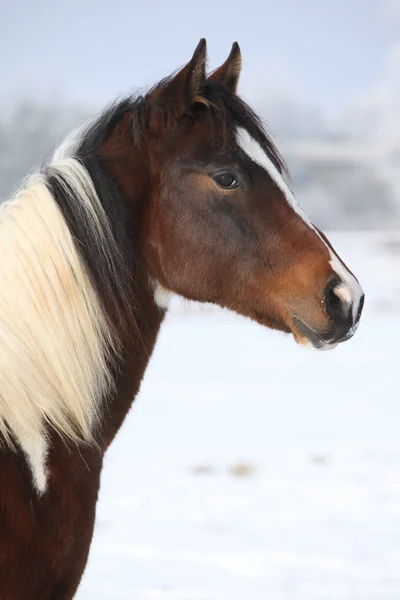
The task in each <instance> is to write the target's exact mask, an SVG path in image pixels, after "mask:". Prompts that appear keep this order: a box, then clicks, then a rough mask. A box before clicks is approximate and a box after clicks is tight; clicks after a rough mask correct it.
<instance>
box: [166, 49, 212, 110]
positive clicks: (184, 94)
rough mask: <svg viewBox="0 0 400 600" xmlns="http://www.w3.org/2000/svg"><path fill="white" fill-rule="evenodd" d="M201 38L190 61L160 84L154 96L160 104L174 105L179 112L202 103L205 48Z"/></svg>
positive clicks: (205, 59)
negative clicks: (159, 100)
mask: <svg viewBox="0 0 400 600" xmlns="http://www.w3.org/2000/svg"><path fill="white" fill-rule="evenodd" d="M206 46H207V45H206V40H205V39H204V38H203V39H201V40H200V42H199V44H198V45H197V48H196V50H195V51H194V54H193V56H192V58H191V60H190V61H189V62H188V63H187V65H185V66H184V67H183V68H182V69H181V70H180V71H178V73H177V74H176V75H174V77H172V78H171V79H169V80H167V82H166V83H163V84H161V86H160V88H158V89H157V90H156V96H157V98H158V99H161V100H162V102H167V103H168V104H170V105H171V106H173V105H175V106H176V107H177V108H178V111H179V112H184V111H185V110H188V109H190V108H191V107H192V106H193V105H194V104H196V103H197V102H202V101H204V100H203V92H204V87H205V83H206V62H207V47H206Z"/></svg>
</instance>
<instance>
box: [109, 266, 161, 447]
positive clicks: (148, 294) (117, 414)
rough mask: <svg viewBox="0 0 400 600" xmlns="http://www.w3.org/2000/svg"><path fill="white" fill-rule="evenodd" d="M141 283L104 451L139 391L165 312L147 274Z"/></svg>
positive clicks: (125, 342) (141, 279)
mask: <svg viewBox="0 0 400 600" xmlns="http://www.w3.org/2000/svg"><path fill="white" fill-rule="evenodd" d="M139 283H140V284H139V285H138V288H137V298H136V299H135V302H136V304H135V306H136V309H135V317H136V319H135V320H136V327H135V328H134V330H133V331H132V330H130V331H126V332H125V334H123V337H124V338H125V341H124V343H123V350H122V353H121V355H122V356H121V366H120V369H119V374H118V376H117V379H116V391H115V395H114V397H113V399H112V401H111V403H110V405H109V407H108V409H107V410H106V414H105V416H104V421H103V428H102V441H103V446H104V449H106V448H107V447H108V446H109V445H110V443H111V442H112V441H113V439H114V437H115V435H116V434H117V432H118V430H119V428H120V427H121V425H122V423H123V421H124V419H125V417H126V415H127V413H128V411H129V409H130V407H131V405H132V403H133V400H134V399H135V396H136V394H137V393H138V391H139V387H140V384H141V382H142V379H143V376H144V373H145V370H146V367H147V365H148V362H149V359H150V357H151V355H152V352H153V349H154V346H155V343H156V340H157V335H158V332H159V330H160V327H161V324H162V321H163V319H164V316H165V311H163V310H161V309H160V308H159V307H158V306H157V305H156V303H155V302H154V293H153V290H152V289H151V288H152V286H151V284H149V283H148V278H147V276H146V274H144V273H143V275H139Z"/></svg>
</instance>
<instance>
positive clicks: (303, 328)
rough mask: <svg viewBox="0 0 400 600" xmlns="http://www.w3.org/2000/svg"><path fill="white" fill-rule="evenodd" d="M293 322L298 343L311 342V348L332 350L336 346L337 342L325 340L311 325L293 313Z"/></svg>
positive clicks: (307, 343)
mask: <svg viewBox="0 0 400 600" xmlns="http://www.w3.org/2000/svg"><path fill="white" fill-rule="evenodd" d="M293 322H294V323H295V325H296V334H295V339H296V341H297V342H298V343H300V344H302V345H303V346H304V345H309V344H311V346H312V347H313V348H315V349H316V350H321V351H326V350H334V349H335V348H336V346H337V343H332V342H326V341H325V340H323V339H322V338H321V337H320V336H319V335H318V333H316V332H315V331H314V330H313V329H311V327H309V326H308V325H307V324H306V323H304V321H302V320H301V319H300V318H299V317H296V316H295V315H293ZM299 334H300V335H299Z"/></svg>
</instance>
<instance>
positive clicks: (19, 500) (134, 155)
mask: <svg viewBox="0 0 400 600" xmlns="http://www.w3.org/2000/svg"><path fill="white" fill-rule="evenodd" d="M205 65H206V54H205V42H204V41H202V42H201V43H200V44H199V46H198V48H197V50H196V52H195V54H194V56H193V58H192V60H191V61H190V62H189V63H188V65H187V66H186V67H184V68H183V69H182V70H181V71H179V72H178V73H177V75H175V77H173V78H171V79H168V80H166V81H165V82H162V83H161V84H160V85H158V86H157V87H156V88H154V90H152V91H151V92H150V93H149V95H148V96H147V97H146V98H145V102H144V104H143V111H142V112H143V114H141V123H142V127H143V129H142V130H141V131H144V138H145V139H144V140H141V141H140V143H138V142H137V137H136V136H137V131H136V130H135V126H134V123H133V121H134V117H135V115H134V112H133V110H130V108H129V106H128V107H127V109H126V110H124V111H123V112H122V114H121V116H120V118H119V119H117V121H116V122H115V123H113V125H112V127H111V129H110V132H109V134H108V135H106V136H105V138H104V140H103V141H102V143H101V145H100V147H99V148H98V149H97V152H96V156H95V158H96V159H97V160H98V161H99V164H100V165H101V168H102V169H103V170H104V171H105V172H106V173H107V174H108V176H109V177H110V178H111V179H112V180H113V182H114V183H115V184H116V186H117V188H118V190H119V191H121V192H122V196H123V199H124V202H126V207H127V212H126V223H125V224H124V226H125V227H126V229H127V231H128V232H129V234H130V236H131V241H132V247H133V248H134V253H135V265H136V271H135V276H134V280H135V281H134V289H133V288H132V289H131V287H130V286H131V285H133V284H131V283H130V282H127V292H126V296H127V297H129V296H130V295H131V299H132V306H131V307H130V308H131V312H132V311H133V313H134V320H132V319H131V318H128V316H127V315H126V314H124V312H123V310H121V313H120V314H119V315H118V318H116V316H115V314H114V309H113V304H112V303H111V302H110V301H109V298H102V300H103V302H104V306H105V308H106V310H107V311H108V313H109V314H108V317H109V319H110V323H113V326H114V327H116V329H117V332H116V333H117V336H118V338H119V342H120V346H121V348H122V353H121V356H120V358H119V362H118V364H117V366H116V367H115V383H116V386H115V392H114V393H113V394H112V395H111V396H110V397H109V398H107V404H106V407H105V408H104V412H103V418H102V423H101V427H100V430H99V431H98V432H97V439H98V447H97V446H94V445H92V446H87V447H85V446H80V447H77V446H76V445H74V444H72V443H70V442H67V441H65V440H62V439H61V437H60V436H59V435H58V434H56V433H55V432H54V431H53V432H52V431H51V430H50V429H49V431H48V435H49V454H48V458H47V470H48V489H47V490H46V493H45V494H44V495H43V496H40V497H39V496H37V495H35V493H34V491H33V489H32V484H31V477H30V472H29V468H28V466H27V463H26V461H25V458H24V456H23V455H22V453H21V452H19V451H15V452H13V451H4V452H1V453H0V598H1V600H22V599H28V598H29V599H30V600H70V599H71V598H72V597H73V596H74V594H75V591H76V589H77V586H78V585H79V582H80V579H81V576H82V573H83V571H84V568H85V564H86V560H87V556H88V552H89V547H90V543H91V538H92V532H93V525H94V519H95V507H96V501H97V494H98V490H99V483H100V472H101V468H102V462H103V456H104V452H105V451H106V449H107V448H108V446H109V445H110V443H111V442H112V440H113V439H114V437H115V435H116V434H117V432H118V430H119V428H120V426H121V424H122V422H123V420H124V418H125V416H126V414H127V412H128V411H129V408H130V406H131V404H132V401H133V399H134V397H135V395H136V394H137V392H138V390H139V386H140V383H141V380H142V378H143V375H144V372H145V369H146V366H147V363H148V360H149V358H150V356H151V353H152V351H153V348H154V344H155V342H156V338H157V334H158V331H159V328H160V326H161V323H162V320H163V318H164V311H163V310H161V309H160V308H159V307H158V306H156V304H155V302H154V285H155V282H158V283H159V284H161V285H162V286H164V287H165V288H167V289H168V290H172V291H173V292H176V293H178V294H181V295H182V296H184V297H186V298H189V299H195V300H199V301H207V302H214V303H217V304H219V305H221V306H225V307H228V308H229V309H231V310H233V311H236V312H238V313H240V314H243V315H246V316H249V317H250V318H252V319H255V320H256V321H258V322H259V323H261V324H263V325H267V326H268V327H273V328H277V329H281V330H283V331H286V332H292V333H293V334H294V335H295V336H296V337H298V338H299V339H301V337H302V334H301V332H298V331H297V330H296V325H295V323H294V321H293V313H294V311H295V312H296V313H299V314H301V315H302V317H303V318H305V319H307V321H308V322H309V323H310V324H311V325H312V326H313V327H314V328H315V329H316V330H317V331H318V332H321V334H325V333H326V332H330V331H331V330H332V327H333V324H332V319H330V317H329V315H328V314H327V312H326V311H325V310H324V307H323V305H322V302H321V299H322V298H323V295H324V290H325V288H326V286H327V283H328V282H329V280H330V279H331V278H332V276H333V273H332V269H331V267H330V265H329V251H328V249H327V246H326V245H325V244H324V243H323V241H322V240H321V238H320V237H319V236H318V235H317V234H316V232H315V231H314V230H312V229H310V228H309V227H307V226H306V224H305V223H304V222H303V221H302V220H301V219H300V217H299V216H298V215H297V214H296V213H295V212H294V211H293V209H292V208H291V207H290V206H289V205H288V203H287V202H286V201H284V199H283V197H282V193H281V192H280V190H279V189H278V188H277V187H276V186H275V185H274V183H273V182H272V181H271V179H270V178H269V177H268V175H267V174H266V173H265V172H263V171H262V170H261V169H260V168H258V167H257V166H256V165H247V166H246V167H243V172H245V171H246V169H247V171H246V172H247V175H243V181H244V183H243V186H242V188H241V189H235V190H233V189H232V190H230V189H221V188H220V187H219V186H218V184H217V183H216V182H215V180H214V179H213V173H214V171H216V170H218V168H220V167H221V168H222V167H225V166H226V165H227V164H228V165H230V166H232V168H235V169H239V170H240V169H241V161H242V160H244V158H243V157H242V155H241V154H240V153H239V151H238V149H237V144H236V139H235V125H236V124H235V123H234V122H232V123H229V122H226V121H224V120H223V118H222V117H221V108H220V107H219V105H218V98H219V97H220V96H221V98H223V102H226V112H227V113H228V112H229V103H230V102H233V101H234V99H233V98H231V97H230V95H229V94H231V95H232V94H233V93H234V92H235V90H236V86H237V80H238V75H239V70H240V51H239V49H238V47H237V46H234V48H233V50H232V53H231V55H230V58H229V59H228V61H226V63H224V65H222V67H220V68H219V69H217V71H215V72H214V74H213V75H212V80H206V78H205ZM213 93H214V96H215V97H214V96H213ZM221 102H222V100H221ZM224 106H225V105H224ZM246 118H247V117H246V114H243V119H244V123H246ZM254 123H255V121H254V120H251V119H249V120H248V126H249V127H253V131H252V134H253V135H254V136H255V137H257V136H259V138H260V142H261V143H264V142H265V139H266V138H263V137H260V136H262V134H261V131H258V129H257V128H256V127H255V125H254ZM240 125H242V126H243V123H240ZM139 137H140V136H139ZM265 151H266V152H268V153H269V154H271V156H272V158H273V160H274V161H275V162H276V163H277V164H278V166H279V168H283V165H282V164H280V159H279V156H278V154H277V153H276V152H275V151H274V149H273V148H271V147H270V146H266V147H265ZM204 165H205V166H204ZM210 165H211V166H210ZM335 326H336V325H335Z"/></svg>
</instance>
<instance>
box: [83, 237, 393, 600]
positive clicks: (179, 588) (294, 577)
mask: <svg viewBox="0 0 400 600" xmlns="http://www.w3.org/2000/svg"><path fill="white" fill-rule="evenodd" d="M330 239H331V240H332V241H333V242H334V245H335V247H336V249H337V250H338V251H339V254H340V255H341V256H342V257H343V258H344V260H345V262H347V263H348V264H349V266H351V268H352V269H353V270H354V272H355V274H356V275H357V276H358V277H359V279H360V282H361V283H362V285H363V287H364V290H365V292H366V305H365V312H364V317H363V320H362V323H361V325H360V328H359V330H358V333H357V334H356V336H355V337H354V338H353V340H351V341H349V342H347V343H346V344H343V345H342V346H340V347H338V348H337V349H336V350H334V351H333V352H330V353H317V352H313V351H310V350H305V349H303V348H301V347H298V346H297V345H296V344H295V343H294V341H293V339H292V338H291V337H289V336H285V335H283V334H280V333H277V332H271V331H268V330H266V329H264V328H262V327H260V326H258V325H255V324H254V323H251V322H250V321H248V320H246V319H243V318H239V317H236V316H234V315H231V314H229V313H227V312H223V311H216V310H213V311H210V310H209V309H207V308H206V309H204V308H203V309H200V308H198V307H197V306H196V305H194V306H192V307H189V309H188V310H186V309H185V310H182V309H181V308H180V306H179V304H177V305H174V307H173V310H172V311H171V314H170V315H169V317H168V319H167V321H166V323H165V325H164V327H163V329H162V332H161V334H160V337H159V340H158V343H157V347H156V351H155V353H154V355H153V357H152V360H151V364H150V366H149V369H148V371H147V373H146V376H145V380H144V382H143V385H142V389H141V392H140V394H139V396H138V397H137V399H136V401H135V404H134V408H133V409H132V411H131V412H130V414H129V416H128V418H127V419H126V421H125V424H124V426H123V428H122V430H121V432H120V433H119V435H118V437H117V439H116V441H115V442H114V444H113V445H112V447H111V449H110V450H109V452H108V455H107V457H106V462H105V469H104V472H103V476H102V488H101V493H100V499H99V504H98V511H97V524H96V528H95V535H94V539H93V544H92V548H91V554H90V558H89V563H88V567H87V570H86V573H85V575H84V578H83V581H82V584H81V587H80V590H79V592H78V594H77V598H78V600H84V599H87V598H95V599H96V600H103V599H104V600H105V599H110V598H113V599H114V598H118V600H128V599H130V600H131V599H135V600H247V599H249V600H265V599H268V600H333V599H334V600H392V599H393V600H394V599H396V600H398V599H399V598H400V439H399V426H400V402H399V394H398V390H399V383H398V376H397V373H398V369H400V359H399V353H398V340H399V338H400V302H399V301H398V300H400V279H399V272H400V270H399V266H400V265H399V263H400V234H396V233H393V232H392V233H390V234H388V233H387V234H383V233H373V234H356V233H353V234H352V233H350V234H335V235H333V234H332V235H331V236H330Z"/></svg>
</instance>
